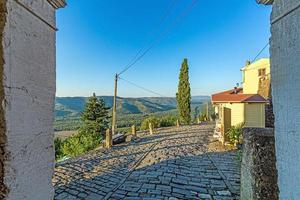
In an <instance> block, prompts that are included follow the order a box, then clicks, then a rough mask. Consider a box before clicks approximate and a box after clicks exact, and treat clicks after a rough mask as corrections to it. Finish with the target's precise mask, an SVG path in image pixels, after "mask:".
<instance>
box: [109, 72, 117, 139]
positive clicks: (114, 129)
mask: <svg viewBox="0 0 300 200" xmlns="http://www.w3.org/2000/svg"><path fill="white" fill-rule="evenodd" d="M118 79H119V75H118V74H116V76H115V93H114V105H113V114H112V125H111V129H112V134H113V135H114V134H115V131H116V128H117V127H116V121H117V93H118Z"/></svg>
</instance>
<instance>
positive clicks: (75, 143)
mask: <svg viewBox="0 0 300 200" xmlns="http://www.w3.org/2000/svg"><path fill="white" fill-rule="evenodd" d="M81 120H82V126H81V127H80V128H79V130H78V134H76V135H74V136H71V137H69V138H67V139H66V140H65V141H61V140H60V139H56V140H55V141H54V143H55V153H56V156H55V157H56V159H61V158H62V157H64V156H68V157H75V156H78V155H81V154H83V153H85V152H87V151H90V150H92V149H94V148H96V147H97V146H99V145H100V144H101V141H102V133H103V132H104V130H106V129H107V128H108V124H109V122H108V120H109V116H108V108H107V107H106V106H105V103H104V101H103V100H98V98H97V97H96V95H95V94H93V96H92V97H90V98H89V99H88V102H87V104H86V106H85V109H84V112H83V113H82V115H81Z"/></svg>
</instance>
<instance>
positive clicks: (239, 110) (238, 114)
mask: <svg viewBox="0 0 300 200" xmlns="http://www.w3.org/2000/svg"><path fill="white" fill-rule="evenodd" d="M223 106H224V107H225V108H229V109H230V110H231V126H236V125H238V124H240V123H243V122H244V120H245V118H244V110H245V108H244V104H243V103H226V104H223Z"/></svg>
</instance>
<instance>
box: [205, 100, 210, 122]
mask: <svg viewBox="0 0 300 200" xmlns="http://www.w3.org/2000/svg"><path fill="white" fill-rule="evenodd" d="M208 115H209V111H208V102H207V104H206V117H207V121H209V116H208Z"/></svg>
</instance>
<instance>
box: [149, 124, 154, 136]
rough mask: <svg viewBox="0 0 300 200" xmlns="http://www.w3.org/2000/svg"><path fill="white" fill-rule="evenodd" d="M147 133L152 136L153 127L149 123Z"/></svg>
mask: <svg viewBox="0 0 300 200" xmlns="http://www.w3.org/2000/svg"><path fill="white" fill-rule="evenodd" d="M149 132H150V135H153V126H152V123H151V122H149Z"/></svg>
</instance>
